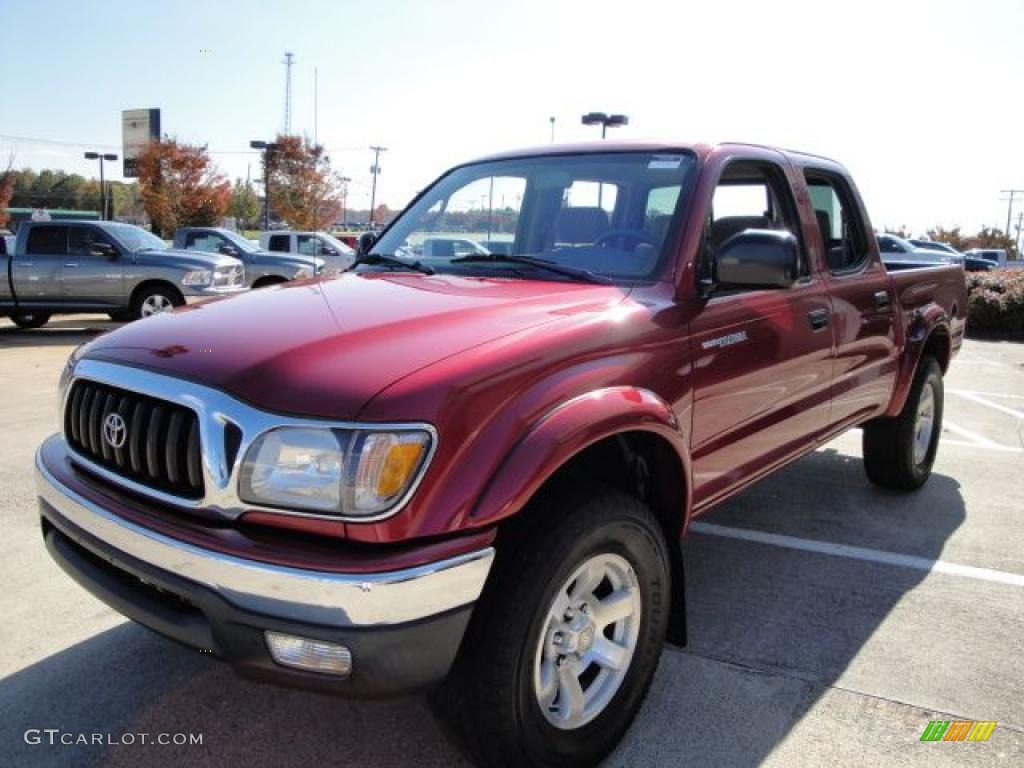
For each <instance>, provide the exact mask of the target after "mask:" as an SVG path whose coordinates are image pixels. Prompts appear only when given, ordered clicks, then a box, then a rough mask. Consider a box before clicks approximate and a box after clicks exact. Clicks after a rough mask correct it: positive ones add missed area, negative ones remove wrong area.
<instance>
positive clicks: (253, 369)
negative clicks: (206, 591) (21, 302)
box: [82, 272, 627, 420]
mask: <svg viewBox="0 0 1024 768" xmlns="http://www.w3.org/2000/svg"><path fill="white" fill-rule="evenodd" d="M626 295H627V289H624V288H621V287H617V286H608V285H593V284H584V283H566V282H543V281H528V280H513V279H493V278H476V277H473V278H470V277H457V276H452V275H432V276H427V275H408V274H401V275H399V274H390V273H385V272H362V273H352V272H348V273H345V274H343V275H341V276H340V277H338V278H335V279H327V280H305V281H298V282H293V283H287V284H283V285H280V286H275V287H272V288H266V289H262V290H258V291H252V292H250V293H246V294H243V295H240V296H236V297H233V298H230V299H224V300H217V299H215V300H211V301H207V302H203V303H199V304H193V305H190V306H187V307H182V308H180V309H178V310H177V311H175V312H172V313H169V314H163V315H155V316H153V317H150V318H148V319H146V320H142V321H138V322H135V323H132V324H131V325H126V326H124V327H122V328H120V329H118V330H116V331H112V332H111V333H108V334H105V335H103V336H101V337H98V338H97V339H95V340H94V341H92V342H90V343H89V344H88V345H87V346H86V347H85V348H84V349H83V350H82V354H83V355H84V356H86V357H91V358H96V359H103V360H107V361H110V362H118V363H124V364H128V365H133V366H142V367H145V368H149V369H152V370H156V371H159V372H162V373H166V374H170V375H173V376H181V377H184V378H188V379H191V380H194V381H198V382H201V383H204V384H207V385H210V386H213V387H216V388H219V389H222V390H225V391H227V392H230V393H232V394H233V395H235V396H236V397H239V398H241V399H243V400H245V401H247V402H250V403H252V404H253V405H256V406H257V407H260V408H264V409H266V410H271V411H277V412H281V413H291V414H295V415H302V416H307V417H310V416H311V417H324V418H332V419H341V420H345V419H355V418H356V417H357V416H358V414H359V412H360V410H361V409H362V407H363V406H364V405H365V404H366V403H367V402H368V401H369V400H370V399H371V398H372V397H373V396H374V395H375V394H377V393H378V392H380V391H381V390H383V389H384V388H386V387H388V386H390V385H391V384H393V383H395V382H397V381H398V380H400V379H402V378H403V377H405V376H407V375H409V374H411V373H413V372H414V371H417V370H419V369H421V368H423V367H425V366H428V365H431V364H433V363H436V362H438V361H439V360H442V359H444V358H447V357H450V356H452V355H457V354H460V353H462V354H471V352H470V350H472V349H473V348H474V347H478V346H480V345H482V344H486V343H487V342H489V341H493V340H495V339H498V338H501V337H503V336H507V335H508V334H512V333H516V332H517V331H522V330H526V329H528V328H532V327H535V326H538V325H542V324H545V323H557V322H565V321H567V320H568V319H570V318H572V317H574V316H578V315H580V314H584V313H598V312H604V311H607V310H608V309H609V308H610V307H611V306H614V305H616V304H618V303H619V302H621V301H622V300H623V299H624V298H625V296H626ZM414 417H415V415H414V414H412V413H410V417H409V418H414Z"/></svg>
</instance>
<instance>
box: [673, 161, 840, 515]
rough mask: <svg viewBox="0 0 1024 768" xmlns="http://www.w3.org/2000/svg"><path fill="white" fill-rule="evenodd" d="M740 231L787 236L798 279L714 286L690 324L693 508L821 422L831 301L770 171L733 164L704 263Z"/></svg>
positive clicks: (778, 456) (798, 446)
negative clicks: (795, 245)
mask: <svg viewBox="0 0 1024 768" xmlns="http://www.w3.org/2000/svg"><path fill="white" fill-rule="evenodd" d="M747 229H780V230H788V231H790V232H792V233H793V234H794V235H795V236H796V237H797V239H798V241H799V242H800V251H801V261H802V266H801V277H800V278H799V279H798V280H797V282H796V283H795V284H794V285H793V286H791V287H790V288H777V289H759V290H743V289H740V288H731V287H730V286H720V287H719V291H718V292H717V293H716V294H715V295H713V296H712V297H711V298H710V299H709V300H708V301H707V302H706V304H705V305H704V307H703V309H702V310H701V311H700V313H699V314H697V315H696V316H695V318H694V319H693V320H692V322H691V325H690V330H691V339H692V341H691V343H692V345H693V353H694V360H695V366H694V411H693V438H692V444H691V450H692V459H693V470H694V500H695V502H696V503H697V505H700V506H702V505H704V504H707V503H709V502H711V501H714V500H715V499H716V498H717V497H720V496H722V495H724V494H726V493H728V492H729V491H730V490H731V489H733V488H735V487H736V486H737V485H739V484H740V483H742V482H743V481H745V480H746V479H748V478H750V477H752V476H754V475H757V474H758V473H760V472H761V471H764V470H766V469H768V468H769V467H771V466H772V465H774V464H776V463H778V462H780V461H783V460H785V459H787V458H789V457H791V456H792V455H794V454H796V453H799V452H800V451H802V450H804V449H806V448H807V447H808V446H810V445H812V444H813V443H814V441H815V440H816V439H817V437H818V436H819V435H820V434H821V433H822V432H823V430H824V429H825V426H826V424H827V421H828V412H829V400H830V385H831V381H832V328H831V314H832V311H831V302H830V299H829V295H828V291H827V289H826V287H825V285H824V281H823V279H822V278H821V276H820V275H818V274H817V273H812V272H811V270H810V269H809V268H808V265H807V264H808V262H807V256H806V253H807V251H806V244H805V243H804V242H803V237H802V231H801V228H800V226H799V218H798V216H797V212H796V204H795V201H794V200H793V199H792V193H791V191H790V187H789V185H788V183H787V181H786V179H785V176H784V175H783V171H782V169H781V168H780V167H778V166H776V165H774V164H772V163H767V162H763V161H758V162H746V161H738V162H737V161H734V162H733V163H730V165H728V166H727V167H726V168H725V170H724V171H723V173H722V177H721V179H720V180H719V183H718V187H717V188H716V191H715V197H714V201H713V204H712V210H711V214H710V216H709V217H708V220H707V224H706V232H705V244H706V252H705V254H704V258H710V254H711V253H713V252H714V250H715V249H716V248H718V247H719V246H720V245H721V244H722V243H723V242H725V241H726V240H728V239H729V238H730V237H731V236H733V235H735V234H738V233H739V232H742V231H744V230H747Z"/></svg>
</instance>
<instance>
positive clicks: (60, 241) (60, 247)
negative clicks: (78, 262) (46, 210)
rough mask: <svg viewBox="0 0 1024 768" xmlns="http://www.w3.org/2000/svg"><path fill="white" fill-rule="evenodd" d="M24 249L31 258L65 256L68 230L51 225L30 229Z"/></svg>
mask: <svg viewBox="0 0 1024 768" xmlns="http://www.w3.org/2000/svg"><path fill="white" fill-rule="evenodd" d="M25 249H26V252H27V253H28V254H29V255H32V256H44V255H45V256H65V255H67V252H68V228H67V227H61V226H53V225H43V226H37V227H32V230H31V231H30V232H29V233H28V243H27V244H26V246H25Z"/></svg>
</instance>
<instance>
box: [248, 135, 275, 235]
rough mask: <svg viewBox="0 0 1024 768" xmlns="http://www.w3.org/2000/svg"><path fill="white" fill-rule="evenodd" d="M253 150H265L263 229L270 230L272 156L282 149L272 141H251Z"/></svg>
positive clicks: (250, 144)
mask: <svg viewBox="0 0 1024 768" xmlns="http://www.w3.org/2000/svg"><path fill="white" fill-rule="evenodd" d="M249 146H250V147H252V148H253V149H262V150H263V229H264V231H266V230H268V229H270V155H271V154H272V153H274V152H275V151H276V150H278V149H280V148H281V145H280V144H276V143H274V142H272V141H257V140H254V141H250V142H249Z"/></svg>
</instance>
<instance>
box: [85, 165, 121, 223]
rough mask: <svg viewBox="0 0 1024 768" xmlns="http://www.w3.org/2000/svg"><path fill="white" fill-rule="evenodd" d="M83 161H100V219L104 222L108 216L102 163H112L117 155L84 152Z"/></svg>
mask: <svg viewBox="0 0 1024 768" xmlns="http://www.w3.org/2000/svg"><path fill="white" fill-rule="evenodd" d="M85 159H86V160H99V161H100V209H101V211H100V218H101V219H103V220H104V221H106V220H107V219H108V218H109V217H110V215H109V210H108V206H107V199H108V198H107V185H106V182H105V181H104V179H103V161H104V160H107V161H109V162H114V161H115V160H117V155H115V154H111V153H110V152H86V153H85Z"/></svg>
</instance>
